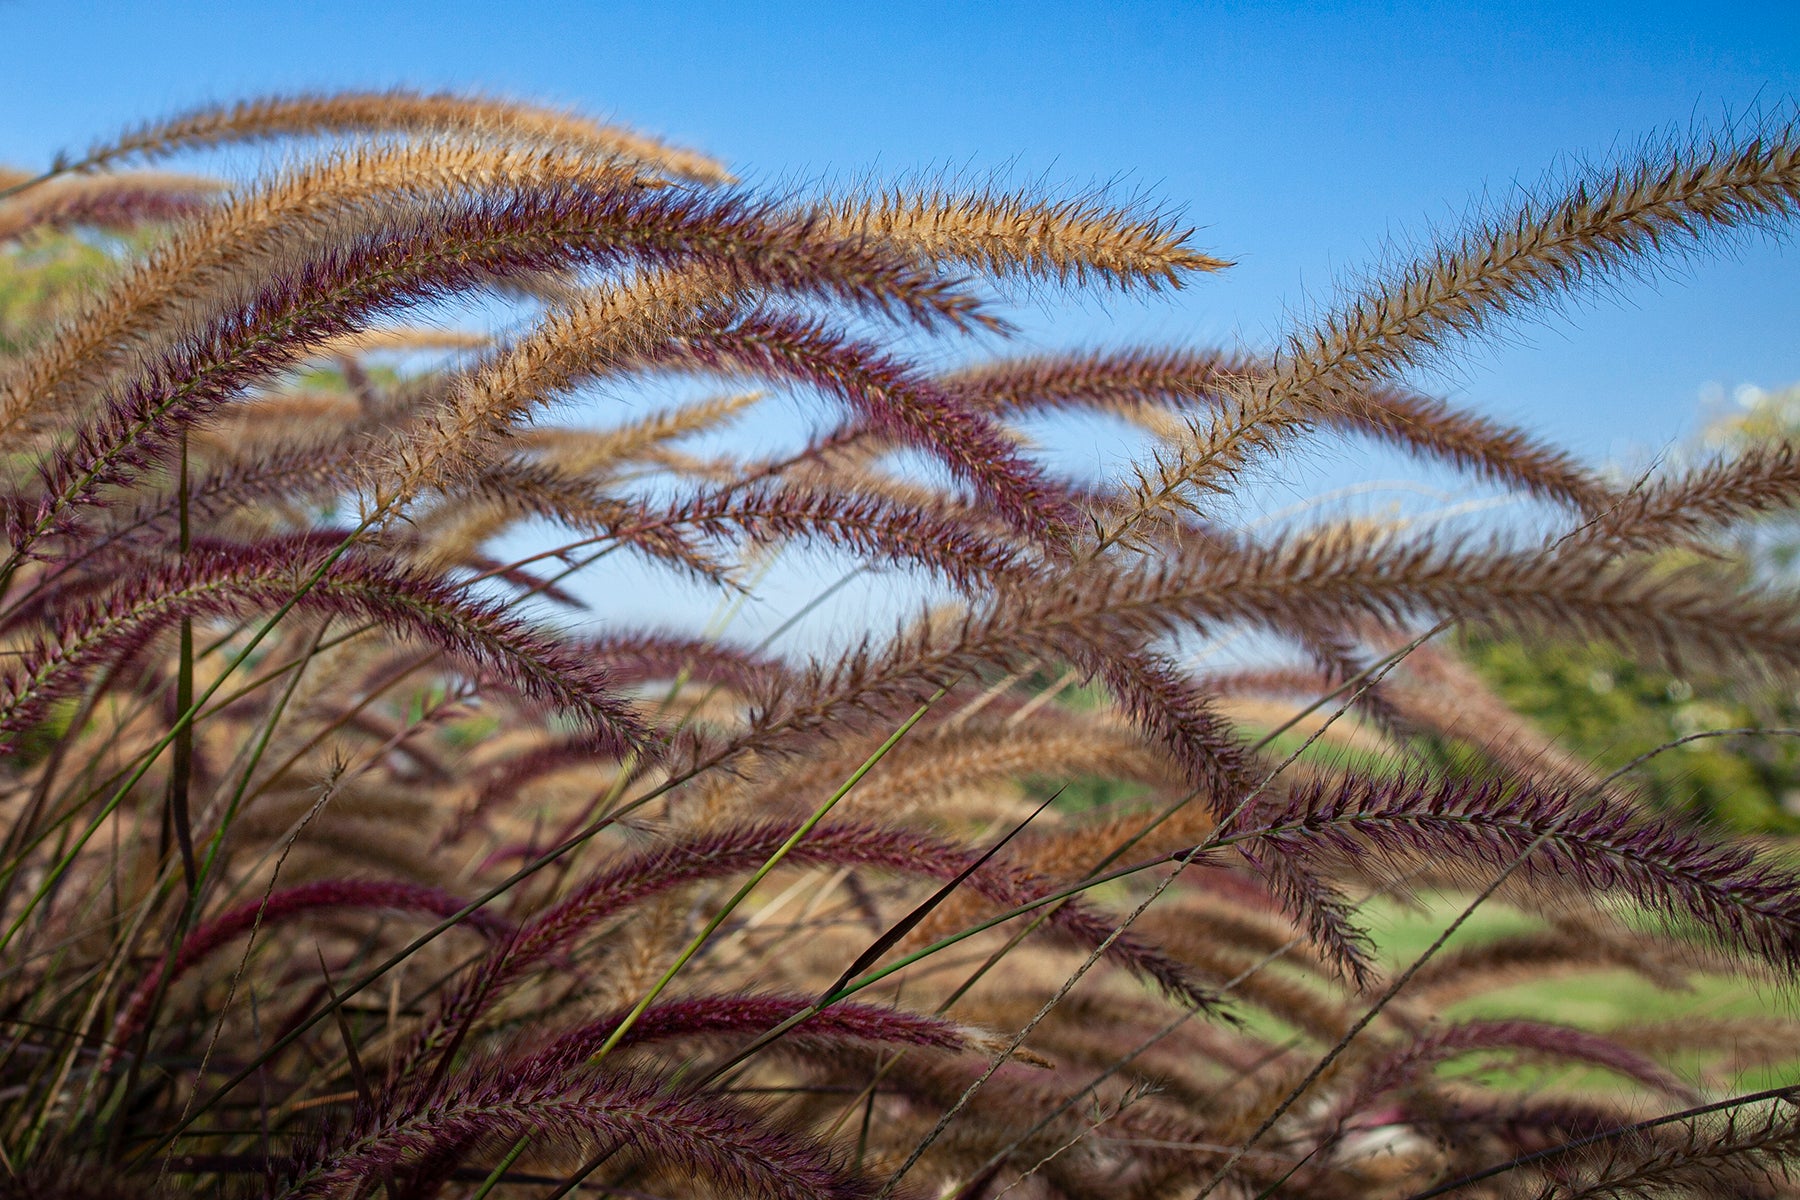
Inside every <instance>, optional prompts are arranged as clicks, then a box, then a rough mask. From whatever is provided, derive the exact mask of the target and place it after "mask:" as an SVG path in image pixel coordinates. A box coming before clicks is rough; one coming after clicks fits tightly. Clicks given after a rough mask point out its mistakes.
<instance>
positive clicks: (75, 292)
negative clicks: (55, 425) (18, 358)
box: [0, 232, 115, 357]
mask: <svg viewBox="0 0 1800 1200" xmlns="http://www.w3.org/2000/svg"><path fill="white" fill-rule="evenodd" d="M114 262H115V260H114V258H113V256H112V255H111V254H110V253H108V251H107V250H106V249H105V248H103V247H101V246H99V245H96V244H94V242H93V241H91V240H89V239H86V238H83V237H81V236H77V235H75V234H68V233H55V232H44V233H38V234H34V235H33V236H32V237H31V238H30V239H29V241H28V243H27V244H25V245H20V246H15V247H13V249H12V251H11V252H10V253H7V254H0V356H6V357H10V356H12V355H15V354H18V353H19V352H20V351H22V350H25V349H28V348H29V347H30V346H31V345H32V344H33V342H35V341H36V340H37V339H39V338H41V337H42V336H44V334H45V333H46V332H47V331H48V330H50V329H54V328H55V327H56V323H57V322H58V321H60V320H62V319H63V318H65V317H68V316H71V315H73V314H74V312H75V310H76V309H77V308H78V307H79V306H80V303H81V299H82V297H83V296H86V295H87V294H88V293H89V292H90V291H92V289H93V288H94V286H95V285H96V284H98V283H99V282H100V281H101V280H102V279H104V278H105V277H106V275H107V274H108V272H109V271H110V270H111V269H112V268H113V265H114Z"/></svg>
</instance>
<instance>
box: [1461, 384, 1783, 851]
mask: <svg viewBox="0 0 1800 1200" xmlns="http://www.w3.org/2000/svg"><path fill="white" fill-rule="evenodd" d="M1736 401H1737V402H1736V404H1735V405H1734V406H1732V407H1731V408H1729V409H1724V410H1715V411H1714V412H1712V413H1711V414H1709V417H1708V419H1707V421H1706V423H1705V425H1704V427H1703V429H1702V431H1701V434H1700V436H1699V438H1698V439H1697V442H1698V445H1697V447H1695V448H1694V449H1693V450H1692V451H1690V452H1689V453H1690V454H1691V455H1692V456H1693V457H1704V456H1710V455H1718V454H1727V455H1729V454H1735V453H1738V452H1741V451H1743V450H1744V449H1746V448H1749V447H1751V446H1756V445H1764V444H1767V443H1770V442H1793V441H1796V440H1797V439H1800V385H1795V386H1791V387H1786V388H1781V389H1777V390H1772V391H1765V390H1763V389H1761V388H1754V387H1745V388H1740V389H1738V392H1737V397H1736ZM1719 553H1720V555H1721V558H1722V562H1721V567H1722V568H1723V569H1724V570H1726V571H1730V572H1733V573H1737V572H1743V573H1748V574H1749V575H1751V576H1752V577H1753V578H1756V579H1758V580H1762V581H1768V582H1781V583H1792V582H1793V579H1794V576H1795V573H1796V568H1797V565H1800V521H1796V520H1795V518H1794V516H1793V514H1791V513H1777V514H1775V515H1773V516H1770V517H1767V518H1764V519H1763V520H1761V521H1757V522H1753V523H1746V524H1744V525H1742V526H1740V527H1738V528H1736V529H1734V530H1732V536H1731V539H1730V540H1729V541H1726V542H1722V543H1721V545H1720V547H1719ZM1669 556H1670V557H1671V558H1672V559H1673V558H1682V559H1687V558H1691V557H1692V555H1691V554H1688V553H1686V552H1682V551H1670V552H1669ZM1464 654H1465V655H1466V656H1467V657H1468V659H1469V661H1470V662H1471V663H1472V664H1473V665H1474V666H1475V667H1476V669H1477V670H1479V671H1480V672H1481V674H1482V675H1483V676H1484V677H1485V678H1486V679H1487V681H1488V682H1489V683H1490V684H1491V685H1492V686H1493V687H1494V689H1495V690H1496V691H1497V692H1498V693H1499V694H1500V696H1501V697H1502V698H1503V699H1505V700H1506V702H1507V703H1508V704H1510V705H1512V706H1513V707H1514V708H1515V709H1517V710H1518V711H1519V712H1521V713H1524V714H1525V715H1527V716H1529V717H1531V718H1532V719H1533V720H1534V721H1535V722H1537V724H1538V725H1539V726H1541V727H1542V729H1543V731H1544V732H1545V733H1546V734H1547V735H1549V736H1550V737H1551V738H1553V739H1555V740H1556V741H1557V742H1558V743H1559V744H1561V745H1562V746H1563V747H1564V748H1565V749H1566V750H1568V751H1569V752H1571V753H1573V754H1577V755H1580V756H1582V757H1584V758H1586V759H1588V760H1589V761H1590V762H1591V763H1592V764H1593V765H1594V766H1595V767H1596V768H1598V769H1600V770H1602V771H1614V770H1619V769H1621V768H1624V767H1626V766H1627V765H1628V764H1630V763H1632V762H1634V760H1636V759H1638V758H1639V757H1640V756H1643V755H1651V757H1649V758H1646V759H1645V760H1644V761H1643V762H1641V763H1638V764H1637V765H1636V766H1634V767H1631V769H1630V772H1629V776H1630V781H1631V783H1632V784H1633V785H1634V786H1635V787H1636V788H1637V789H1639V792H1640V794H1641V795H1642V796H1644V797H1645V798H1647V799H1649V800H1651V801H1652V802H1653V803H1656V804H1658V805H1661V806H1663V807H1667V808H1678V809H1685V810H1688V811H1690V812H1692V813H1694V814H1696V815H1699V816H1701V817H1703V818H1705V819H1707V820H1710V821H1717V822H1719V823H1720V824H1723V825H1726V826H1729V827H1731V828H1734V829H1739V830H1742V831H1745V832H1754V833H1795V832H1800V739H1795V738H1792V737H1788V736H1786V735H1783V734H1779V733H1776V734H1772V735H1767V736H1755V737H1751V736H1725V737H1706V738H1699V739H1695V740H1683V739H1693V737H1694V735H1695V734H1698V733H1701V732H1704V731H1708V730H1720V731H1723V730H1732V729H1758V730H1785V729H1795V728H1800V693H1796V692H1795V691H1794V690H1793V689H1792V688H1790V687H1786V686H1782V685H1766V684H1760V683H1758V682H1757V681H1755V680H1739V679H1727V678H1720V677H1711V678H1707V677H1701V676H1696V677H1694V678H1683V677H1679V676H1676V675H1672V674H1670V673H1668V672H1666V671H1659V670H1656V669H1654V668H1651V667H1648V666H1646V665H1644V664H1642V663H1639V662H1634V661H1633V660H1632V659H1630V658H1629V657H1627V656H1625V655H1623V654H1620V653H1618V652H1617V651H1616V650H1613V649H1612V648H1611V647H1609V646H1606V645H1603V644H1600V643H1588V644H1585V645H1570V644H1566V643H1544V644H1527V643H1525V642H1523V641H1520V640H1518V639H1516V638H1481V637H1470V638H1468V639H1465V642H1464ZM1677 741H1681V742H1682V744H1681V745H1679V746H1675V747H1673V748H1671V749H1668V750H1665V751H1663V752H1661V753H1654V754H1653V753H1652V752H1653V751H1656V750H1657V748H1658V747H1662V746H1666V745H1668V744H1669V743H1671V742H1677Z"/></svg>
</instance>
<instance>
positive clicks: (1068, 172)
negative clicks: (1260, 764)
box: [0, 0, 1800, 457]
mask: <svg viewBox="0 0 1800 1200" xmlns="http://www.w3.org/2000/svg"><path fill="white" fill-rule="evenodd" d="M0 44H4V45H6V46H7V47H8V50H7V53H6V55H5V61H6V69H5V71H4V74H3V75H0V113H4V116H0V161H10V162H14V163H18V164H21V165H23V164H33V163H41V162H43V161H44V160H45V159H46V158H47V157H48V156H49V155H50V154H51V153H52V152H54V151H55V150H57V149H59V148H63V147H69V146H80V145H83V144H85V143H86V142H87V141H89V140H90V139H91V138H93V137H94V136H96V135H99V134H104V133H107V132H111V131H114V130H117V129H118V128H119V127H120V126H122V125H123V124H125V123H128V122H130V121H132V120H136V119H140V118H142V117H145V116H149V115H153V114H161V113H166V112H170V111H173V110H176V109H179V108H182V107H185V106H188V105H191V104H194V103H198V102H203V101H208V100H220V99H230V98H235V97H238V96H242V95H248V94H255V93H259V92H267V91H272V90H280V89H292V88H299V87H332V86H370V85H390V84H409V85H414V86H420V87H428V88H435V87H474V88H481V89H488V90H494V91H500V92H506V93H512V94H517V95H521V96H526V97H534V98H542V99H546V100H551V101H557V102H562V103H567V104H571V105H574V106H578V107H581V108H584V109H588V110H590V111H595V112H600V113H605V114H611V115H614V116H616V117H617V118H619V119H621V120H625V121H627V122H630V123H634V124H637V125H639V126H641V127H644V128H646V129H649V130H652V131H657V132H661V133H663V134H665V135H668V136H671V137H675V138H678V139H684V140H687V141H690V142H692V143H695V144H698V145H700V146H702V147H704V148H706V149H708V150H711V151H713V152H715V153H717V154H719V155H721V156H723V157H725V158H726V159H727V160H729V161H730V162H732V163H733V164H734V165H736V166H738V167H739V168H741V169H742V170H743V171H744V172H745V173H746V174H747V175H748V176H749V177H750V178H752V179H756V180H763V181H780V182H784V183H785V182H789V181H796V180H797V181H813V180H819V179H827V180H829V179H854V178H862V177H864V176H866V175H867V174H869V173H870V172H871V171H873V172H874V173H876V174H895V175H900V174H905V173H907V172H912V171H916V170H919V169H921V168H946V167H948V168H953V169H956V170H960V171H962V172H964V173H965V174H973V175H985V174H986V173H987V172H990V171H993V170H1001V171H1003V172H1005V173H1006V176H1007V177H1008V178H1010V179H1014V180H1025V181H1029V180H1039V179H1042V180H1047V181H1049V182H1050V183H1051V184H1053V185H1066V186H1071V187H1078V186H1085V185H1088V184H1092V183H1094V182H1096V181H1098V182H1112V183H1113V184H1114V185H1115V186H1117V187H1119V188H1121V189H1122V190H1124V191H1125V192H1130V193H1141V194H1144V195H1147V196H1150V197H1153V198H1154V199H1156V200H1157V201H1159V202H1161V203H1163V204H1165V205H1167V206H1170V207H1172V208H1176V209H1178V210H1180V211H1181V212H1182V213H1184V214H1185V216H1186V218H1187V219H1188V220H1189V221H1191V222H1193V223H1194V224H1196V225H1198V226H1200V228H1201V232H1200V235H1199V241H1200V242H1201V244H1202V245H1204V246H1205V247H1207V248H1209V249H1212V250H1215V251H1217V252H1219V253H1221V254H1223V255H1226V256H1228V257H1232V258H1235V259H1236V260H1238V262H1239V264H1240V265H1239V266H1238V267H1237V269H1236V270H1234V271H1232V272H1230V273H1229V274H1227V275H1225V276H1222V277H1218V278H1215V279H1211V280H1207V281H1204V282H1202V283H1201V284H1200V285H1199V286H1197V287H1195V288H1193V289H1192V290H1191V291H1189V292H1187V293H1186V294H1184V295H1182V296H1181V297H1179V298H1178V299H1177V300H1176V301H1175V302H1173V303H1168V302H1161V301H1159V302H1156V303H1153V304H1137V303H1123V304H1121V303H1117V302H1115V303H1112V304H1109V305H1106V306H1105V307H1104V309H1101V310H1089V311H1084V312H1082V313H1076V314H1067V313H1058V314H1057V320H1056V321H1055V322H1051V321H1049V320H1037V321H1034V322H1033V323H1032V330H1031V337H1032V340H1034V341H1038V340H1041V341H1056V340H1063V341H1070V340H1074V341H1089V342H1091V341H1098V340H1105V339H1108V338H1112V339H1120V340H1122V339H1133V340H1142V339H1146V338H1155V339H1163V340H1185V341H1213V342H1216V341H1220V340H1230V339H1243V340H1247V341H1250V342H1252V343H1266V342H1267V341H1268V339H1269V338H1270V337H1271V336H1272V335H1273V333H1274V332H1275V331H1276V330H1278V329H1279V328H1280V326H1281V322H1282V318H1283V315H1284V313H1287V312H1290V311H1292V310H1294V309H1296V308H1304V307H1306V306H1307V305H1309V304H1314V303H1317V302H1319V301H1321V300H1324V299H1328V298H1329V295H1330V288H1331V286H1332V284H1333V282H1334V281H1336V280H1339V279H1341V278H1343V277H1344V276H1345V274H1346V273H1348V272H1351V271H1353V270H1356V269H1358V268H1360V267H1363V266H1365V265H1367V264H1369V263H1370V262H1372V261H1376V260H1379V259H1380V258H1381V257H1382V256H1383V255H1384V253H1388V252H1389V251H1388V248H1389V247H1391V246H1392V245H1395V244H1401V243H1406V242H1408V241H1415V242H1416V241H1417V240H1418V239H1419V238H1420V237H1421V236H1423V235H1425V234H1426V233H1427V232H1428V231H1429V230H1430V228H1431V227H1432V226H1433V225H1434V224H1435V225H1442V224H1444V223H1448V222H1454V221H1455V220H1457V219H1458V218H1459V217H1461V216H1462V215H1463V214H1465V213H1466V212H1467V211H1468V210H1469V206H1470V204H1471V203H1472V202H1474V201H1476V200H1479V199H1480V198H1481V197H1484V196H1485V197H1488V198H1490V199H1495V198H1504V197H1505V196H1506V195H1508V194H1509V192H1510V191H1511V189H1513V188H1514V186H1515V185H1516V184H1518V183H1528V182H1531V181H1533V180H1536V179H1537V178H1539V177H1540V176H1541V174H1542V173H1543V172H1544V171H1545V170H1546V169H1548V168H1553V167H1555V166H1556V165H1557V164H1558V163H1559V162H1561V163H1565V164H1566V163H1567V162H1568V161H1570V156H1580V157H1584V158H1594V157H1604V156H1606V155H1607V154H1609V153H1614V152H1617V151H1618V150H1620V149H1622V148H1626V147H1629V146H1631V145H1633V144H1634V143H1635V142H1636V140H1637V139H1638V138H1639V137H1641V136H1642V135H1645V134H1649V133H1654V132H1657V131H1663V132H1665V133H1666V132H1668V131H1669V130H1671V129H1680V128H1685V127H1688V126H1690V125H1693V124H1696V123H1698V124H1709V123H1710V124H1716V123H1717V122H1719V121H1721V120H1722V119H1724V118H1725V117H1726V116H1727V115H1731V116H1741V115H1743V114H1745V113H1749V112H1752V111H1753V110H1754V109H1755V108H1756V106H1758V105H1761V106H1762V107H1764V108H1769V107H1776V106H1779V105H1780V104H1781V103H1782V102H1784V101H1785V100H1786V99H1787V98H1789V97H1793V96H1796V95H1800V5H1792V4H1780V3H1766V4H1744V5H1735V6H1734V5H1725V6H1698V5H1692V4H1684V5H1674V6H1661V5H1646V4H1617V5H1588V6H1583V5H1579V4H1541V5H1538V4H1520V3H1511V4H1504V5H1485V6H1473V5H1470V6H1464V5H1432V6H1418V7H1409V6H1401V5H1380V4H1312V5H1292V6H1276V5H1226V4H1191V5H1181V4H1159V5H1152V4H1141V5H1130V4H1122V5H1107V4H1103V3H1093V2H1089V3H1078V4H1052V3H1039V4H1008V3H982V4H974V3H970V4H948V5H908V4H892V5H883V6H879V7H877V6H872V5H871V6H859V5H849V4H840V5H795V4H780V3H754V4H746V3H731V4H727V3H719V4H690V5H682V4H638V5H632V4H603V3H589V4H580V3H563V4H550V3H539V4H532V3H513V4H473V3H458V2H453V0H438V2H436V3H429V4H424V3H420V4H398V3H381V2H379V0H365V2H363V3H337V2H329V3H322V2H317V0H312V2H308V3H303V4H288V3H284V4H262V3H251V2H246V0H237V2H235V3H221V4H199V3H187V4H182V3H169V4H155V5H152V4H135V5H132V4H115V5H90V4H80V3H47V2H42V0H0ZM1793 262H1794V258H1793V257H1792V252H1791V251H1790V252H1787V253H1785V254H1784V253H1783V252H1782V250H1781V249H1780V248H1779V247H1778V246H1776V245H1774V244H1772V243H1771V242H1769V241H1768V240H1758V241H1756V242H1752V243H1750V244H1748V245H1747V246H1745V247H1743V248H1740V249H1738V250H1736V251H1735V252H1734V253H1733V254H1732V255H1730V256H1729V257H1728V258H1726V259H1725V260H1724V261H1709V262H1706V263H1702V264H1696V265H1692V266H1689V267H1686V268H1684V269H1683V270H1682V272H1681V273H1680V274H1679V275H1678V276H1677V277H1674V278H1669V279H1665V280H1663V281H1661V282H1659V283H1657V284H1655V285H1654V286H1640V285H1637V284H1632V285H1628V286H1623V287H1620V288H1618V289H1615V290H1614V291H1612V292H1611V293H1609V294H1608V295H1606V296H1604V297H1600V298H1597V299H1595V300H1592V301H1590V302H1586V303H1583V304H1581V305H1579V306H1578V307H1577V308H1576V310H1575V311H1574V312H1573V313H1571V314H1569V315H1567V316H1565V317H1561V318H1557V319H1554V320H1550V321H1548V322H1540V323H1538V324H1535V325H1526V326H1523V327H1518V328H1516V329H1515V330H1514V331H1513V332H1512V335H1511V336H1510V337H1509V338H1508V340H1507V342H1506V344H1504V345H1502V346H1499V347H1493V346H1489V347H1485V348H1482V349H1481V350H1480V351H1479V352H1478V353H1476V354H1475V355H1474V356H1473V358H1472V359H1470V360H1468V361H1467V362H1464V363H1461V364H1459V365H1457V366H1456V367H1455V368H1454V369H1452V370H1451V371H1449V372H1448V373H1447V374H1446V376H1445V377H1444V378H1442V379H1440V380H1436V381H1433V382H1435V383H1437V384H1438V385H1439V386H1441V387H1443V388H1445V389H1447V390H1450V391H1452V392H1453V393H1454V394H1455V395H1457V396H1458V397H1459V398H1461V399H1463V400H1465V401H1466V402H1468V403H1471V404H1474V405H1476V406H1478V407H1481V408H1483V409H1485V410H1487V411H1490V412H1493V413H1496V414H1498V415H1503V416H1506V417H1508V418H1511V419H1516V420H1520V421H1523V422H1525V423H1527V424H1530V425H1532V426H1534V427H1536V428H1539V429H1541V430H1543V431H1545V432H1546V433H1548V434H1550V435H1552V436H1554V437H1556V438H1558V439H1559V440H1562V441H1565V442H1568V443H1571V444H1573V445H1574V446H1576V447H1577V448H1578V449H1579V450H1581V451H1582V452H1583V453H1584V454H1587V455H1589V456H1592V457H1605V456H1607V455H1609V454H1616V453H1623V452H1626V451H1627V450H1628V449H1629V448H1631V447H1640V448H1642V447H1652V448H1653V447H1655V446H1658V445H1661V444H1664V443H1666V442H1668V441H1670V440H1672V439H1674V438H1676V437H1678V436H1680V434H1681V433H1682V432H1683V431H1684V430H1686V429H1688V428H1691V425H1692V421H1693V416H1694V412H1695V409H1696V404H1697V398H1698V395H1699V393H1700V390H1701V388H1702V387H1703V386H1705V385H1706V384H1708V383H1719V384H1723V385H1725V386H1726V387H1728V388H1729V387H1731V386H1734V385H1736V384H1738V383H1742V382H1746V381H1750V382H1758V383H1763V384H1776V383H1781V382H1786V381H1789V380H1794V379H1800V347H1797V346H1796V344H1795V331H1796V327H1797V323H1796V319H1795V318H1796V317H1797V316H1800V287H1797V286H1796V285H1795V283H1794V281H1793V280H1792V265H1793Z"/></svg>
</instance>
